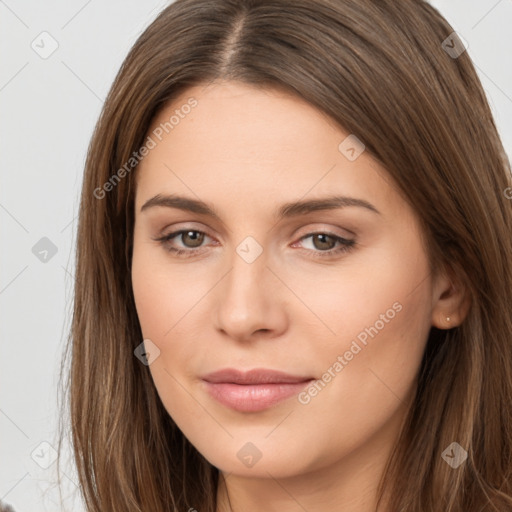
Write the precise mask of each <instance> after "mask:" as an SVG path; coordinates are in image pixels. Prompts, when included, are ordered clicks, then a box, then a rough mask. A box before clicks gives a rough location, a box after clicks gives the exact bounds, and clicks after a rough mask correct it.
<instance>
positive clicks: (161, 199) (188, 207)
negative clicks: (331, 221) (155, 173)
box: [140, 194, 381, 222]
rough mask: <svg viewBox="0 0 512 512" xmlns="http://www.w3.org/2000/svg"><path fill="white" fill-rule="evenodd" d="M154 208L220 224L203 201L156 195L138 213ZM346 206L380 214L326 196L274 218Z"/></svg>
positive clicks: (360, 202) (290, 206) (358, 202)
mask: <svg viewBox="0 0 512 512" xmlns="http://www.w3.org/2000/svg"><path fill="white" fill-rule="evenodd" d="M155 206H163V207H167V208H178V209H180V210H184V211H189V212H193V213H199V214H202V215H208V216H210V217H212V218H214V219H216V220H218V221H219V222H222V219H221V218H220V215H219V214H218V213H217V212H216V211H215V209H214V208H213V207H212V206H210V205H208V204H207V203H205V202H203V201H199V200H197V199H192V198H189V197H184V196H179V195H175V194H171V195H162V194H158V195H156V196H154V197H152V198H151V199H148V200H147V201H146V202H145V203H144V204H143V205H142V207H141V209H140V211H141V212H143V211H145V210H147V209H149V208H153V207H155ZM348 206H357V207H360V208H366V209H367V210H369V211H371V212H374V213H376V214H379V215H380V214H381V213H380V212H379V210H377V208H375V206H373V205H372V204H371V203H369V202H368V201H365V200H364V199H357V198H354V197H346V196H328V197H322V198H317V199H309V200H304V201H293V202H290V203H285V204H283V205H281V206H280V207H279V209H278V210H277V211H276V213H275V216H276V218H277V219H284V218H289V217H294V216H298V215H305V214H307V213H311V212H316V211H323V210H336V209H339V208H345V207H348Z"/></svg>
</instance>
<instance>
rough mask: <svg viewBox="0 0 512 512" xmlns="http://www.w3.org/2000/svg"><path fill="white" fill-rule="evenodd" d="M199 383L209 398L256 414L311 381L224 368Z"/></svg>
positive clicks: (261, 370)
mask: <svg viewBox="0 0 512 512" xmlns="http://www.w3.org/2000/svg"><path fill="white" fill-rule="evenodd" d="M202 380H203V382H204V384H205V386H206V390H207V391H208V393H209V394H210V396H212V397H213V398H214V399H216V400H217V401H218V402H220V403H221V404H223V405H225V406H226V407H229V408H231V409H234V410H237V411H241V412H257V411H262V410H264V409H268V408H269V407H272V406H273V405H275V404H277V403H279V402H281V401H283V400H286V399H287V398H289V397H291V396H293V395H296V394H298V393H299V392H300V391H301V390H302V389H303V388H304V387H306V386H307V385H308V384H309V383H310V382H311V381H312V380H314V378H313V377H310V376H298V375H291V374H289V373H284V372H281V371H277V370H270V369H266V368H254V369H252V370H249V371H242V370H237V369H234V368H226V369H223V370H219V371H217V372H213V373H209V374H208V375H205V376H203V377H202Z"/></svg>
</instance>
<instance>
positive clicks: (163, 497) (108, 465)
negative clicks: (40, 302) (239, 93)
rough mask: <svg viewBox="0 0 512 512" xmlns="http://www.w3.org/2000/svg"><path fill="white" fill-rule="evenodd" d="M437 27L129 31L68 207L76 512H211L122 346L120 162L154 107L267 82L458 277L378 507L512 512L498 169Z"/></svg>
mask: <svg viewBox="0 0 512 512" xmlns="http://www.w3.org/2000/svg"><path fill="white" fill-rule="evenodd" d="M452 33H453V29H452V28H451V27H450V25H449V24H448V23H447V22H446V21H445V20H444V18H443V17H442V16H441V15H440V14H439V13H438V12H437V11H436V9H434V8H433V7H432V6H430V5H429V4H427V3H426V2H424V1H421V0H400V1H397V0H382V1H379V2H375V1H372V0H361V1H357V2H356V1H353V0H294V1H293V2H290V1H289V0H177V1H176V2H175V3H173V4H171V5H170V6H169V7H167V8H166V9H165V10H164V11H163V12H162V13H161V14H160V15H159V16H158V17H157V19H156V20H155V21H154V22H153V23H152V24H151V25H150V26H149V28H147V29H146V31H145V32H144V33H143V34H142V35H141V36H140V37H139V39H138V40H137V42H136V43H135V45H134V46H133V48H132V49H131V51H130V53H129V55H128V56H127V58H126V60H125V61H124V63H123V65H122V67H121V69H120V71H119V73H118V75H117V78H116V79H115V82H114V84H113V86H112V89H111V90H110V93H109V95H108V98H107V100H106V102H105V105H104V108H103V111H102V114H101V117H100V119H99V121H98V124H97V126H96V129H95V132H94V135H93V138H92V141H91V144H90V147H89V152H88V158H87V162H86V167H85V175H84V181H83V190H82V197H81V204H80V215H79V224H78V235H77V252H76V278H75V296H74V312H73V323H72V330H71V335H70V339H69V344H68V347H67V348H68V350H67V352H66V354H65V356H66V358H65V359H66V361H67V360H70V362H69V366H70V368H69V374H68V377H67V381H66V382H65V384H64V385H65V387H66V390H67V391H68V393H69V401H68V405H69V414H70V417H71V426H70V428H71V441H72V444H73V448H74V457H75V461H76V465H77V469H78V475H79V480H80V484H81V490H82V493H83V496H84V499H85V502H86V506H87V510H88V511H89V512H105V511H107V510H108V511H109V512H114V511H128V510H130V511H144V512H148V511H151V512H160V511H162V512H163V511H180V512H181V511H186V510H188V509H189V508H195V509H197V510H200V511H201V512H214V511H215V502H216V488H217V483H218V479H219V472H218V470H217V469H216V468H215V467H213V466H212V465H211V464H210V463H209V462H208V461H206V459H205V458H204V457H203V456H202V455H201V454H199V453H198V452H197V450H196V449H195V448H194V447H193V446H192V445H191V444H190V443H189V442H188V440H187V439H186V438H185V437H184V435H183V434H182V432H181V431H180V430H179V429H178V428H177V426H176V425H175V423H174V422H173V420H172V418H170V417H169V414H168V413H167V411H166V410H165V409H164V407H163V405H162V403H161V402H160V399H159V397H158V395H157V392H156V389H155V386H154V384H153V382H152V379H151V376H150V373H149V370H148V367H147V366H145V365H143V364H141V363H140V361H139V360H138V359H137V358H136V357H134V349H135V347H137V346H138V345H139V344H140V343H141V341H142V334H141V330H140V326H139V323H138V319H137V314H136V310H135V306H134V300H133V293H132V286H131V281H130V267H131V253H132V242H133V236H132V235H133V225H134V208H133V203H134V192H135V186H134V183H135V182H134V176H135V173H136V165H135V164H136V162H135V163H134V162H133V161H132V162H131V163H130V164H129V165H128V166H127V165H126V163H127V162H130V158H132V156H133V154H134V152H138V150H139V149H140V148H141V146H142V145H143V144H144V142H145V137H146V134H147V130H148V128H149V126H150V122H151V120H152V119H153V118H154V116H155V114H157V112H159V111H160V109H162V107H163V106H164V105H166V104H168V103H169V102H170V101H171V100H173V98H176V96H177V95H178V94H181V93H183V92H184V91H186V89H187V88H188V87H190V86H192V85H198V84H202V83H204V84H207V83H209V82H211V81H214V80H235V81H240V82H244V83H246V84H251V85H253V86H255V87H269V88H272V87H279V88H285V89H286V90H288V91H291V92H292V93H294V94H296V95H298V96H300V97H302V98H303V99H305V100H306V101H308V102H309V103H310V104H312V105H313V106H315V107H316V108H318V109H319V110H321V111H323V112H324V113H326V114H327V115H329V116H330V117H331V118H332V119H333V120H334V121H335V122H336V123H338V124H339V126H340V127H342V128H343V129H344V130H345V131H347V132H349V133H354V134H356V135H357V136H358V138H360V139H361V140H363V141H364V144H365V146H366V150H367V151H368V152H369V153H370V154H371V155H372V156H373V157H374V158H376V159H377V160H378V161H379V162H380V163H382V165H383V166H384V167H385V168H386V169H387V171H388V172H389V176H390V177H391V179H392V180H393V181H394V183H395V184H396V186H397V187H398V190H399V191H400V192H401V193H402V194H403V196H404V197H405V198H406V200H407V201H408V202H409V204H410V205H411V206H412V208H413V209H414V211H415V212H416V214H417V215H418V217H419V218H420V220H421V223H422V226H423V229H424V236H425V238H426V240H427V241H428V248H429V258H430V261H431V264H432V267H433V268H434V269H436V268H440V267H441V266H449V267H450V269H452V270H453V272H454V273H455V274H456V275H457V276H458V277H459V278H460V279H461V280H462V281H463V282H464V283H465V285H466V286H467V289H468V293H469V296H470V299H471V306H470V309H469V313H468V315H467V317H466V319H465V321H464V322H463V323H462V324H461V325H460V326H459V327H456V328H453V329H449V330H446V331H444V330H438V329H435V328H432V330H431V333H430V336H429V340H428V343H427V348H426V351H425V355H424V359H423V361H422V365H421V369H420V375H419V381H418V387H417V392H416V396H415V400H414V403H413V405H412V407H411V409H410V412H409V415H408V418H407V421H406V423H405V425H404V428H403V431H402V432H401V437H400V439H399V442H398V443H397V446H396V449H395V450H394V452H393V454H392V457H391V459H390V461H389V464H388V468H387V471H386V472H385V474H384V475H383V480H382V485H381V488H380V490H381V491H382V490H383V489H391V491H392V492H391V496H392V502H391V503H390V504H389V509H388V510H389V512H398V511H400V510H402V509H403V510H407V512H427V511H431V512H434V511H436V512H437V511H439V510H443V511H444V512H483V511H491V510H494V511H498V510H499V511H503V510H512V314H511V309H510V308H511V305H512V236H511V234H512V213H511V212H512V201H511V200H510V199H508V197H509V196H510V195H511V193H512V188H510V187H511V185H512V183H511V176H510V163H509V161H508V159H507V157H506V155H505V152H504V150H503V147H502V144H501V141H500V138H499V135H498V133H497V130H496V126H495V123H494V121H493V118H492V115H491V112H490V109H489V106H488V103H487V100H486V97H485V95H484V92H483V89H482V86H481V84H480V81H479V79H478V77H477V74H476V73H475V69H474V67H473V65H472V63H471V61H470V58H469V56H468V53H467V52H462V54H460V55H459V56H454V55H453V54H450V52H449V51H447V48H446V45H443V41H445V40H446V39H447V38H448V37H449V36H450V35H451V34H452ZM453 37H455V36H453ZM449 41H451V42H450V45H449V47H450V48H452V47H454V46H455V42H454V40H453V39H449ZM122 168H124V171H125V172H120V169H122ZM107 183H109V185H106V184H107ZM63 369H64V365H63ZM454 441H456V442H457V443H459V444H460V445H461V446H462V447H463V448H464V449H465V450H467V452H468V459H467V460H466V462H465V463H464V464H462V465H461V466H460V467H458V468H457V469H453V468H452V467H450V466H449V465H448V464H447V463H446V462H445V461H444V460H443V458H442V456H441V455H442V452H443V450H445V448H446V447H447V446H449V445H450V444H451V443H452V442H454Z"/></svg>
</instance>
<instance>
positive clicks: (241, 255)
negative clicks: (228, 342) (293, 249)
mask: <svg viewBox="0 0 512 512" xmlns="http://www.w3.org/2000/svg"><path fill="white" fill-rule="evenodd" d="M230 264H231V268H230V271H229V272H228V273H227V275H226V276H225V277H224V279H223V283H222V285H221V287H220V288H219V293H218V301H217V306H216V323H217V327H218V328H220V329H222V330H223V331H224V332H225V333H227V334H229V335H230V336H232V337H234V338H239V339H245V338H248V337H249V336H250V335H251V334H252V333H253V332H255V331H258V330H265V331H269V330H270V331H274V330H280V329H282V328H283V326H284V323H285V312H284V311H283V310H282V308H281V307H280V304H279V293H278V290H273V289H269V288H270V287H271V286H272V283H274V286H276V285H277V283H276V282H275V278H273V274H272V272H270V270H269V269H268V268H267V264H268V253H267V252H266V250H265V249H264V248H263V246H262V245H261V244H260V243H259V242H257V241H256V240H255V238H253V237H246V238H245V239H243V240H242V242H240V243H239V244H238V246H236V248H235V251H234V253H233V254H232V257H231V258H230ZM266 287H267V288H266Z"/></svg>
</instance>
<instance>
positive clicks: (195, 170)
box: [137, 82, 393, 208]
mask: <svg viewBox="0 0 512 512" xmlns="http://www.w3.org/2000/svg"><path fill="white" fill-rule="evenodd" d="M147 136H148V137H151V138H152V140H153V141H154V142H155V146H154V148H153V149H151V151H149V154H147V155H146V156H145V157H144V158H143V160H142V162H141V163H140V165H139V168H138V169H137V192H138V193H137V204H138V206H139V208H140V205H141V202H142V201H143V200H144V199H146V200H147V196H148V195H149V194H158V193H161V192H163V190H162V188H164V189H167V192H168V193H170V192H171V191H172V192H174V191H176V190H179V191H180V192H187V193H188V195H190V194H191V193H192V194H193V195H196V196H198V197H208V198H211V200H212V201H213V202H216V201H222V200H225V198H226V196H230V198H231V199H234V198H235V197H238V198H239V199H240V202H241V203H243V204H245V205H249V204H254V203H255V202H258V201H260V202H261V201H262V200H263V199H265V200H268V201H272V202H276V201H279V202H284V201H285V200H286V199H288V200H289V201H292V200H296V199H298V198H299V197H302V196H305V195H308V196H311V197H314V196H315V195H316V194H318V195H326V194H327V193H331V194H332V193H333V191H334V190H336V192H337V193H340V194H343V195H349V194H350V195H358V196H361V195H366V196H368V195H370V196H375V195H376V194H377V196H379V197H381V198H383V197H384V196H385V195H386V194H391V195H392V194H393V191H392V190H391V189H390V187H389V186H388V185H387V183H386V180H385V179H384V180H383V178H382V175H383V173H384V169H382V168H381V167H380V166H379V164H378V163H377V162H376V161H375V160H374V159H373V158H372V157H371V156H370V155H368V154H367V153H365V152H364V151H363V152H362V154H361V155H360V156H359V157H358V158H356V159H355V160H352V159H349V158H347V155H346V154H345V153H344V152H343V149H346V148H345V147H344V146H346V144H345V141H347V140H349V141H350V137H353V135H351V134H349V133H348V132H346V131H344V130H343V129H342V128H340V127H338V126H337V125H336V123H335V122H334V121H333V120H332V119H330V118H329V117H328V116H327V115H325V114H324V113H322V112H321V111H319V110H318V109H316V108H315V107H313V106H312V105H310V104H309V103H307V102H306V101H304V100H302V99H301V98H299V97H297V96H294V95H292V94H290V93H288V92H286V91H283V90H278V89H260V88H254V87H251V86H248V85H246V84H241V83H238V82H222V83H219V84H208V85H200V86H195V87H192V88H189V89H188V90H186V91H184V92H183V93H182V94H181V95H180V96H179V97H177V98H175V99H174V100H173V101H172V102H171V103H170V104H168V105H166V106H165V107H164V108H163V109H162V110H161V111H160V112H159V113H158V114H157V116H155V118H154V119H153V122H152V124H151V127H150V129H149V131H148V134H147ZM340 148H341V149H340ZM356 149H360V148H358V147H356ZM139 192H141V193H139ZM141 196H145V197H141ZM285 196H286V197H285Z"/></svg>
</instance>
